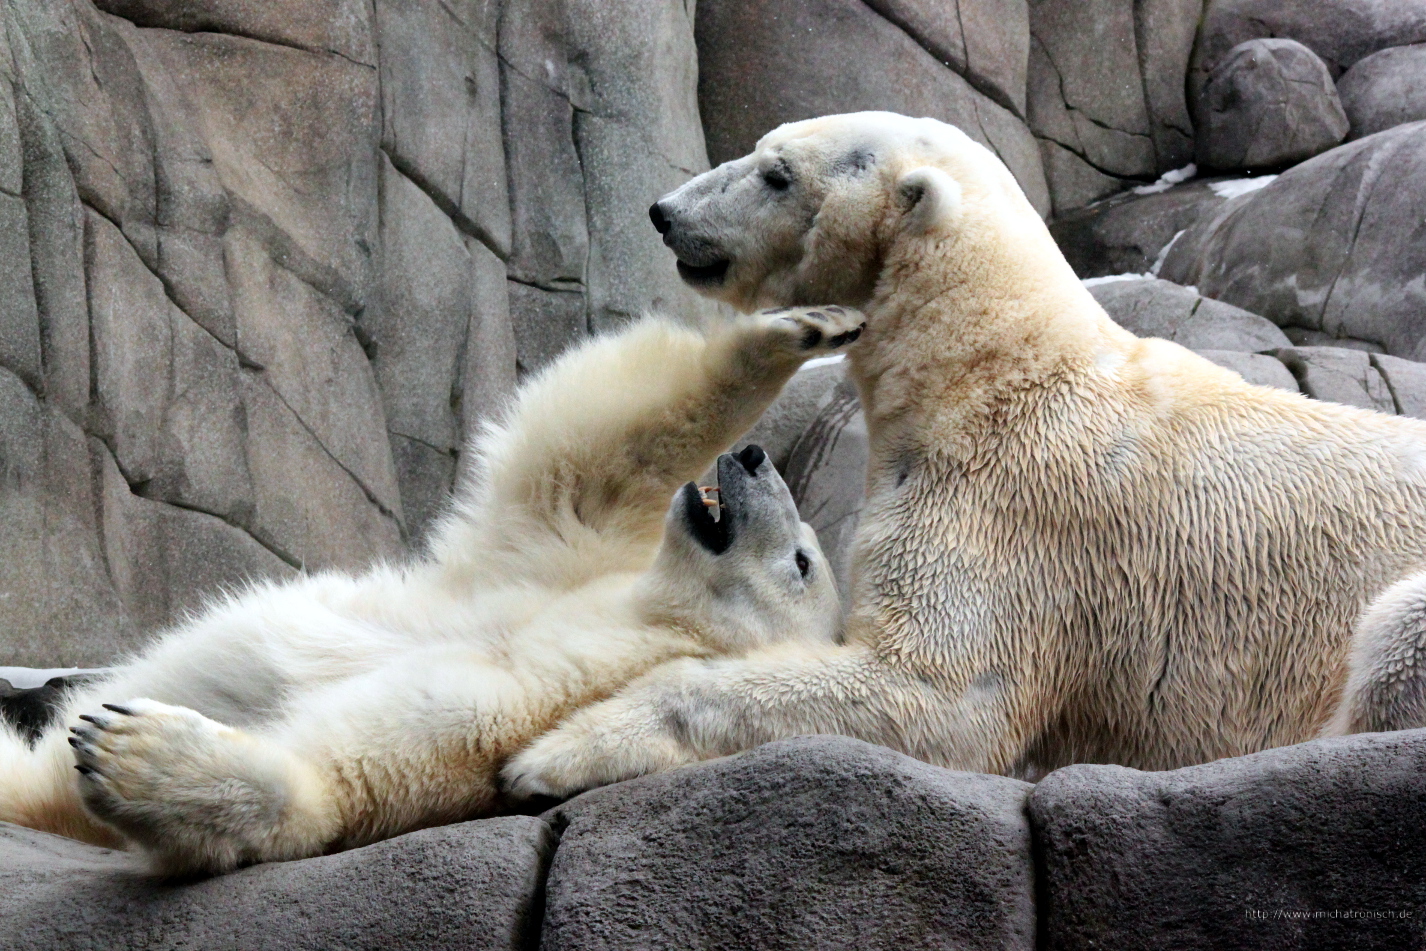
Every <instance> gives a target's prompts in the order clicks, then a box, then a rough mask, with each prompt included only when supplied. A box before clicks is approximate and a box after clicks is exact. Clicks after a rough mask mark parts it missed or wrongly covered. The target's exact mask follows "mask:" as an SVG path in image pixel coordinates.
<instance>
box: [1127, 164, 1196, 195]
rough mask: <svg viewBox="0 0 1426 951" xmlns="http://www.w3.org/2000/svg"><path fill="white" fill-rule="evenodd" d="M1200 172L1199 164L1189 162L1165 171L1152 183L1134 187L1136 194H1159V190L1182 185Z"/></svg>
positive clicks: (1163, 190) (1164, 190)
mask: <svg viewBox="0 0 1426 951" xmlns="http://www.w3.org/2000/svg"><path fill="white" fill-rule="evenodd" d="M1197 174H1198V166H1197V165H1195V164H1193V163H1192V162H1189V163H1188V164H1187V165H1185V166H1184V167H1183V168H1176V169H1174V170H1173V171H1171V172H1164V173H1163V174H1162V175H1160V176H1159V180H1158V181H1156V182H1154V183H1153V184H1152V185H1140V186H1139V187H1138V188H1135V189H1134V194H1136V195H1157V194H1158V193H1159V192H1166V191H1168V190H1169V189H1170V188H1172V187H1174V186H1175V185H1181V184H1183V183H1184V182H1186V181H1188V180H1189V179H1190V178H1192V177H1193V176H1195V175H1197Z"/></svg>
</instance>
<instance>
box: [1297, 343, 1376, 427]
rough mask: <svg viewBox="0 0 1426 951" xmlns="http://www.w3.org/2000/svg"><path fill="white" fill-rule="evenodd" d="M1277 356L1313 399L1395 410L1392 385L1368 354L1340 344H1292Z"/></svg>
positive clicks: (1364, 407)
mask: <svg viewBox="0 0 1426 951" xmlns="http://www.w3.org/2000/svg"><path fill="white" fill-rule="evenodd" d="M1276 356H1277V358H1278V359H1279V360H1281V361H1282V362H1283V365H1284V366H1286V367H1287V368H1288V369H1289V370H1291V371H1292V375H1293V376H1295V377H1296V378H1297V382H1298V384H1299V385H1300V386H1301V387H1302V392H1304V393H1306V394H1307V395H1308V396H1310V397H1312V398H1313V399H1315V400H1326V401H1327V402H1329V403H1345V404H1346V405H1348V406H1360V407H1361V408H1362V409H1371V410H1376V411H1377V412H1379V413H1395V412H1396V402H1395V401H1394V400H1393V399H1392V398H1391V388H1390V387H1389V386H1387V383H1386V379H1385V378H1384V377H1383V376H1382V375H1381V372H1380V371H1379V370H1378V369H1377V368H1376V366H1375V364H1374V363H1373V361H1372V355H1371V354H1369V353H1364V352H1363V351H1361V350H1347V349H1344V348H1341V347H1291V348H1288V349H1285V350H1279V351H1277V353H1276Z"/></svg>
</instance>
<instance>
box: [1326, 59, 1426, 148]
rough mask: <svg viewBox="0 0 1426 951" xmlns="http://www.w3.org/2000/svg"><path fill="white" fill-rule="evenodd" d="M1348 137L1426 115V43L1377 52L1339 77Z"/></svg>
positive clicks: (1339, 93)
mask: <svg viewBox="0 0 1426 951" xmlns="http://www.w3.org/2000/svg"><path fill="white" fill-rule="evenodd" d="M1337 93H1338V95H1339V96H1341V99H1342V108H1343V109H1344V110H1345V111H1346V113H1347V119H1348V120H1349V121H1350V122H1351V123H1352V131H1351V133H1350V134H1349V135H1348V138H1352V139H1360V138H1362V137H1363V136H1367V135H1372V134H1374V133H1377V132H1381V131H1382V130H1383V129H1390V128H1391V127H1393V126H1398V125H1403V124H1405V123H1407V122H1420V121H1421V120H1423V119H1426V43H1417V44H1415V45H1413V46H1397V47H1393V48H1391V49H1385V50H1382V51H1381V52H1380V53H1373V54H1372V55H1371V56H1368V57H1367V58H1366V59H1364V60H1361V61H1360V62H1358V63H1357V64H1356V65H1355V66H1353V67H1352V68H1351V69H1349V70H1347V71H1346V73H1344V74H1343V75H1342V78H1341V79H1339V80H1337Z"/></svg>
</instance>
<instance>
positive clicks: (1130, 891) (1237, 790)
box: [1030, 731, 1426, 951]
mask: <svg viewBox="0 0 1426 951" xmlns="http://www.w3.org/2000/svg"><path fill="white" fill-rule="evenodd" d="M1422 738H1423V733H1422V731H1407V732H1403V733H1380V734H1365V735H1360V736H1352V737H1344V738H1341V739H1332V740H1317V741H1314V742H1311V743H1304V744H1301V745H1299V746H1290V747H1284V748H1281V749H1276V750H1268V751H1267V752H1263V753H1256V754H1253V755H1251V756H1244V757H1238V758H1235V759H1225V760H1219V761H1218V762H1215V763H1208V764H1206V765H1203V766H1192V767H1189V768H1187V769H1179V770H1173V771H1170V772H1163V773H1142V772H1139V771H1137V770H1132V769H1125V768H1123V767H1118V766H1071V767H1068V768H1065V769H1061V770H1057V771H1056V772H1053V773H1051V774H1050V775H1049V776H1047V777H1046V778H1045V779H1043V780H1042V781H1041V782H1040V783H1039V785H1037V786H1036V787H1035V791H1034V792H1033V793H1032V794H1031V797H1030V817H1031V823H1032V825H1033V827H1034V835H1035V854H1036V857H1037V859H1038V860H1039V862H1040V867H1039V874H1040V876H1041V878H1040V881H1041V883H1042V887H1041V890H1040V892H1039V894H1040V896H1041V906H1040V909H1039V911H1040V934H1041V946H1042V947H1045V948H1050V949H1054V951H1069V949H1088V948H1113V947H1124V948H1143V949H1146V951H1152V949H1158V948H1163V949H1173V951H1196V949H1209V948H1284V949H1298V948H1300V949H1304V951H1305V949H1309V948H1364V949H1366V948H1381V949H1388V948H1407V947H1418V946H1419V945H1420V944H1421V940H1422V936H1423V925H1422V921H1421V918H1420V908H1421V905H1422V903H1423V901H1426V881H1423V879H1422V877H1421V875H1420V856H1421V852H1422V849H1423V848H1426V838H1423V831H1422V830H1423V828H1426V795H1423V789H1422V780H1421V776H1422V771H1423V767H1426V743H1423V742H1422Z"/></svg>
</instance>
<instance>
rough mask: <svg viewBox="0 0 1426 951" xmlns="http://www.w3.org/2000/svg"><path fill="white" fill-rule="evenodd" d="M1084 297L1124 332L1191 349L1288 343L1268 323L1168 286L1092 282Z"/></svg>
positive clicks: (1143, 281)
mask: <svg viewBox="0 0 1426 951" xmlns="http://www.w3.org/2000/svg"><path fill="white" fill-rule="evenodd" d="M1089 292H1090V293H1091V294H1092V295H1094V299H1095V300H1097V301H1099V305H1100V306H1101V307H1103V308H1104V309H1105V311H1107V312H1108V314H1109V316H1110V317H1112V318H1113V319H1114V322H1115V323H1117V324H1119V326H1121V327H1123V328H1124V329H1125V330H1128V331H1130V332H1132V333H1135V334H1138V335H1139V336H1140V337H1162V338H1163V339H1164V340H1172V341H1173V342H1174V343H1177V344H1181V345H1182V346H1185V347H1188V348H1189V349H1190V350H1240V351H1247V352H1255V351H1258V350H1273V349H1276V348H1278V347H1286V346H1288V344H1289V343H1290V341H1289V340H1288V339H1287V337H1286V336H1284V335H1283V332H1282V331H1281V330H1279V329H1278V328H1277V327H1276V326H1274V325H1273V323H1272V321H1269V320H1265V319H1263V318H1262V317H1259V316H1258V315H1257V314H1252V313H1249V312H1248V311H1246V310H1243V309H1242V308H1240V307H1234V306H1233V305H1232V304H1225V303H1223V302H1222V301H1216V300H1211V299H1209V298H1207V297H1201V296H1199V294H1198V293H1197V292H1195V291H1194V290H1193V289H1192V288H1188V287H1180V286H1179V285H1177V284H1173V283H1170V282H1169V281H1160V280H1156V279H1154V278H1143V279H1138V280H1128V281H1106V282H1103V283H1093V284H1092V285H1091V286H1090V289H1089Z"/></svg>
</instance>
